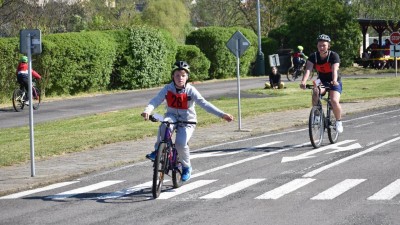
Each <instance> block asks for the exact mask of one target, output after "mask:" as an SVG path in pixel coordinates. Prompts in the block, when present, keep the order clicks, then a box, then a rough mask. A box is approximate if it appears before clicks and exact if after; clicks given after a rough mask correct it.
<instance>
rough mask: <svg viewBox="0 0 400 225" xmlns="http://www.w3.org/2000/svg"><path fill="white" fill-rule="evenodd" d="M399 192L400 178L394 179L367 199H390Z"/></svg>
mask: <svg viewBox="0 0 400 225" xmlns="http://www.w3.org/2000/svg"><path fill="white" fill-rule="evenodd" d="M398 194H400V179H397V180H395V181H394V182H393V183H391V184H389V185H388V186H386V187H385V188H383V189H382V190H380V191H378V192H377V193H375V194H374V195H372V196H371V197H369V198H368V200H390V199H392V198H394V197H395V196H396V195H398Z"/></svg>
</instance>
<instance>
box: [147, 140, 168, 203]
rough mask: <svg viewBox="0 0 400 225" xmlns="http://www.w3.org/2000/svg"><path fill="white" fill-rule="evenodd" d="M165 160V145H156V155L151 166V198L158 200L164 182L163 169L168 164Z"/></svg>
mask: <svg viewBox="0 0 400 225" xmlns="http://www.w3.org/2000/svg"><path fill="white" fill-rule="evenodd" d="M167 160H168V159H167V153H166V144H165V143H160V144H159V145H158V149H157V154H156V158H155V160H154V165H153V166H154V168H153V169H154V170H153V185H152V188H151V192H152V194H153V198H158V196H160V193H161V189H162V186H163V182H164V176H165V168H166V165H167V163H168V161H167Z"/></svg>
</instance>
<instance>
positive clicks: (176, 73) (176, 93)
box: [141, 61, 233, 181]
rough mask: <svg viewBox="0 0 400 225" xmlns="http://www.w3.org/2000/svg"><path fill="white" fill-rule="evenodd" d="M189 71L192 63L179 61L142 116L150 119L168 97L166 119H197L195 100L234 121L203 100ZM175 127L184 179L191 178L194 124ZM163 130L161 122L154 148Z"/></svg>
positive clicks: (151, 155)
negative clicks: (190, 144)
mask: <svg viewBox="0 0 400 225" xmlns="http://www.w3.org/2000/svg"><path fill="white" fill-rule="evenodd" d="M189 73H190V70H189V65H188V64H187V63H186V62H185V61H177V62H176V63H175V64H174V68H173V70H172V72H171V79H172V82H171V83H169V84H167V85H165V86H164V88H163V89H161V90H160V92H159V93H158V94H157V95H156V96H155V97H154V98H153V99H151V100H150V102H149V104H148V105H147V107H146V108H145V109H144V111H143V113H142V114H141V116H143V117H144V119H145V120H148V119H149V116H150V114H151V112H152V111H153V110H154V109H155V108H157V107H158V106H159V105H160V104H161V103H162V102H163V101H164V100H166V103H167V111H166V113H165V118H164V121H168V120H171V121H173V122H177V121H187V122H197V114H196V110H195V104H196V103H197V104H198V105H199V106H200V107H202V108H203V109H204V110H206V111H207V112H208V113H211V114H214V115H215V116H218V117H220V118H222V119H224V120H226V121H228V122H230V121H232V120H233V116H232V115H230V114H227V113H225V112H223V111H221V110H220V109H218V108H217V107H215V106H214V105H213V104H211V103H210V102H208V101H207V100H206V99H204V98H203V97H202V96H201V94H200V93H199V92H198V91H197V89H196V88H195V87H194V86H192V85H191V84H188V83H187V82H188V79H189ZM174 129H176V137H175V147H176V150H177V151H178V154H179V158H180V161H181V163H182V181H188V180H189V179H190V176H191V172H192V166H191V164H190V151H189V145H188V143H189V140H190V138H191V137H192V134H193V132H194V129H195V125H194V124H180V125H179V126H175V127H174ZM164 132H165V125H164V124H162V125H160V127H159V130H158V136H157V141H156V143H155V145H154V149H157V147H158V145H159V143H160V141H161V138H162V137H163V136H164ZM155 156H156V151H153V152H151V153H149V154H147V155H146V158H148V159H150V160H152V161H154V159H155Z"/></svg>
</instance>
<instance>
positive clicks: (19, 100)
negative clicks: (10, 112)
mask: <svg viewBox="0 0 400 225" xmlns="http://www.w3.org/2000/svg"><path fill="white" fill-rule="evenodd" d="M23 94H24V92H23V91H22V90H21V89H19V88H18V89H15V90H14V92H13V96H12V103H13V107H14V110H15V111H16V112H19V111H21V110H23V109H24V106H25V101H24V99H23V97H24V96H23Z"/></svg>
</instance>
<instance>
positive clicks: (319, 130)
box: [308, 106, 325, 148]
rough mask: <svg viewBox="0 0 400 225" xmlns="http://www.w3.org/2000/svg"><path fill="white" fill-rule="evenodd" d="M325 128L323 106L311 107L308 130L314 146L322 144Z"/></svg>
mask: <svg viewBox="0 0 400 225" xmlns="http://www.w3.org/2000/svg"><path fill="white" fill-rule="evenodd" d="M324 129H325V126H324V112H323V111H322V107H319V106H314V107H312V109H311V112H310V117H309V119H308V132H309V135H310V141H311V144H312V146H313V147H314V148H318V147H319V146H321V144H322V140H323V138H324Z"/></svg>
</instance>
